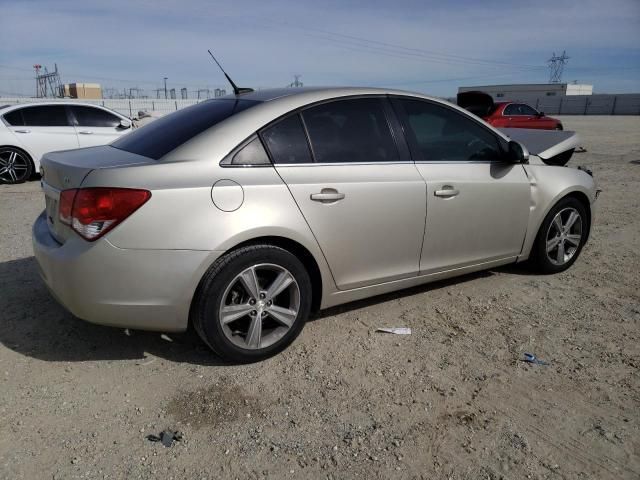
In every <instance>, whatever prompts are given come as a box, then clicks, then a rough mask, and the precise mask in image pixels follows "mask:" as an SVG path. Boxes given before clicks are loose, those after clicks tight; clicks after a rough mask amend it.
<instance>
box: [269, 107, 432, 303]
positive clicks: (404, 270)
mask: <svg viewBox="0 0 640 480" xmlns="http://www.w3.org/2000/svg"><path fill="white" fill-rule="evenodd" d="M384 102H387V100H386V99H383V98H377V97H373V98H372V97H366V98H350V99H341V100H335V101H331V102H327V103H322V104H320V105H315V106H312V107H309V108H306V109H304V110H302V111H301V112H299V113H294V114H292V115H290V116H288V117H286V118H285V119H283V120H281V121H280V122H278V123H276V124H275V125H273V126H270V127H269V128H266V129H265V130H263V131H262V132H261V137H262V139H263V142H264V144H265V145H266V147H267V149H268V150H269V153H270V156H271V158H272V161H273V163H274V164H275V168H276V169H277V171H278V174H279V175H280V176H281V177H282V179H283V180H284V181H285V182H286V184H287V186H288V187H289V190H290V191H291V194H292V195H293V197H294V199H295V201H296V203H297V204H298V207H299V208H300V210H301V212H302V214H303V215H304V217H305V219H306V221H307V222H308V224H309V226H310V228H311V230H312V232H313V234H314V236H315V237H316V239H317V241H318V244H319V246H320V248H321V250H322V252H323V254H324V256H325V258H326V260H327V262H328V264H329V267H330V269H331V272H332V274H333V277H334V280H335V282H336V286H337V287H338V288H339V289H342V290H344V289H351V288H357V287H363V286H367V285H373V284H377V283H382V282H386V281H391V280H396V279H401V278H406V277H410V276H415V275H417V273H418V269H419V258H420V248H421V246H422V236H423V233H424V221H425V214H426V207H425V205H426V185H425V182H424V180H423V179H422V177H421V176H420V174H419V172H418V171H417V169H416V168H415V166H414V164H413V162H412V161H411V160H410V158H409V155H408V150H407V149H406V145H404V144H403V145H404V150H402V149H401V150H400V151H399V148H398V144H397V141H402V142H403V141H404V140H403V139H399V138H397V136H396V137H394V135H393V133H392V130H391V128H390V126H389V117H388V116H387V114H386V113H385V103H384ZM386 105H387V107H386V108H388V107H389V106H388V104H386ZM400 148H402V147H400ZM402 151H404V152H405V153H404V154H401V153H400V152H402Z"/></svg>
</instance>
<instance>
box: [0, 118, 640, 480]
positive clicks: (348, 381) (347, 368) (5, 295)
mask: <svg viewBox="0 0 640 480" xmlns="http://www.w3.org/2000/svg"><path fill="white" fill-rule="evenodd" d="M562 120H563V122H564V123H565V127H566V128H567V129H575V130H577V131H578V132H580V133H581V135H582V137H583V140H584V146H585V147H586V148H587V150H588V152H587V153H581V154H576V155H575V156H574V158H573V159H572V160H571V163H570V165H573V166H576V165H585V166H588V167H589V168H591V169H592V170H593V172H594V175H595V178H596V179H597V181H598V182H599V185H600V187H601V188H602V189H603V190H604V191H603V193H602V195H601V197H600V199H599V201H598V206H597V218H596V223H595V226H594V228H593V231H592V235H591V239H590V241H589V243H588V244H587V246H586V248H585V249H584V251H583V252H582V255H581V257H580V259H579V260H578V261H577V263H576V264H575V265H574V266H573V267H572V268H571V269H569V270H568V271H567V272H565V273H563V274H560V275H555V276H538V275H532V274H530V273H529V272H527V271H526V270H524V269H521V268H515V267H509V268H503V269H498V270H493V271H488V272H484V273H480V274H474V275H468V276H465V277H462V278H459V279H455V280H452V281H447V282H444V283H443V282H441V283H437V284H432V285H428V286H424V287H420V288H414V289H411V290H407V291H403V292H400V293H396V294H392V295H385V296H382V297H378V298H375V299H372V300H368V301H363V302H358V303H356V304H351V305H347V306H343V307H340V308H335V309H332V310H330V311H326V312H323V313H322V314H321V315H320V316H319V317H318V318H317V319H315V320H313V321H311V322H309V323H308V324H307V326H306V328H305V330H304V332H303V333H302V335H301V336H300V337H299V338H298V340H297V341H296V342H295V343H294V345H293V346H291V347H290V348H289V349H288V350H286V351H285V352H284V353H282V354H280V355H278V356H276V357H274V358H272V359H270V360H267V361H264V362H262V363H258V364H254V365H245V366H234V365H225V364H223V363H221V362H220V361H219V360H218V359H216V358H215V357H214V356H213V355H212V354H210V353H209V352H208V350H207V349H206V348H205V347H204V346H203V344H202V343H201V342H200V341H199V340H198V339H197V337H195V336H194V335H191V334H181V335H170V336H169V337H165V338H162V337H161V336H160V335H159V334H157V333H156V334H154V333H145V332H137V331H133V332H130V335H127V334H125V332H124V331H123V330H120V329H112V328H107V327H99V326H94V325H90V324H87V323H84V322H82V321H79V320H77V319H74V318H73V317H72V316H71V315H70V314H68V313H67V312H65V310H64V309H62V308H61V307H60V306H58V305H57V304H56V302H55V301H54V300H53V299H52V298H51V297H50V296H49V294H48V293H47V291H46V289H45V287H44V285H43V284H42V282H41V280H40V279H39V277H38V274H37V270H36V265H35V261H34V259H33V257H32V253H31V240H30V228H31V224H32V222H33V220H34V219H35V218H36V216H37V215H38V214H39V212H40V210H41V209H42V208H43V197H42V194H41V193H40V191H39V185H38V182H31V183H28V184H25V185H18V186H6V185H4V186H0V477H1V478H6V479H21V478H24V479H35V478H55V479H61V478H90V479H94V478H127V479H130V478H143V479H163V480H169V479H213V478H241V479H244V478H424V479H431V478H437V479H439V478H443V479H452V480H455V479H474V480H475V479H491V480H493V479H501V478H504V479H522V478H531V479H547V478H548V479H565V478H566V479H614V478H615V479H617V478H623V479H625V478H626V479H637V478H640V379H639V376H638V375H639V373H640V372H639V368H640V346H639V345H640V343H639V341H640V330H639V328H638V327H639V325H640V273H639V271H640V217H639V212H640V117H565V118H563V119H562ZM381 326H407V327H411V328H412V330H413V334H412V335H411V336H394V335H388V334H381V333H374V330H375V329H376V328H377V327H381ZM523 352H531V353H535V354H536V355H537V356H538V357H539V358H541V359H544V360H546V361H548V362H549V363H550V365H548V366H541V365H529V364H525V363H523V362H521V361H519V359H520V358H522V356H523ZM167 428H170V429H174V430H180V431H182V432H183V434H184V438H183V440H182V441H181V442H178V443H176V444H175V445H174V446H173V447H172V448H165V447H163V446H162V445H161V444H159V443H153V442H150V441H149V440H147V438H146V437H147V435H149V434H158V433H159V432H160V431H161V430H164V429H167Z"/></svg>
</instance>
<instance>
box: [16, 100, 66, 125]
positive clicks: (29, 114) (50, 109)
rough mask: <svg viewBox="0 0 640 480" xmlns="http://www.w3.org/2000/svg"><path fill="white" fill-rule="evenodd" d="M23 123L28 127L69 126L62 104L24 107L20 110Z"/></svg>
mask: <svg viewBox="0 0 640 480" xmlns="http://www.w3.org/2000/svg"><path fill="white" fill-rule="evenodd" d="M21 111H22V118H23V119H24V125H26V126H28V127H69V126H71V124H70V123H69V119H68V118H67V109H66V108H65V106H64V105H43V106H38V107H25V108H23V109H22V110H21Z"/></svg>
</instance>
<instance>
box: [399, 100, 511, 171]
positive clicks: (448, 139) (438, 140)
mask: <svg viewBox="0 0 640 480" xmlns="http://www.w3.org/2000/svg"><path fill="white" fill-rule="evenodd" d="M394 104H396V105H399V106H400V108H402V109H403V110H404V113H405V123H406V125H405V131H406V132H407V137H408V138H407V139H408V141H409V144H410V146H411V154H412V155H413V158H414V160H417V161H421V160H422V161H424V160H431V161H471V160H500V159H501V158H502V156H503V155H502V150H501V149H500V144H499V143H498V139H497V138H496V137H495V135H494V134H493V133H492V132H491V131H490V130H488V129H487V128H485V127H483V126H482V125H480V124H479V123H478V122H475V121H473V120H472V119H470V118H468V117H466V116H465V115H463V114H462V113H459V112H457V111H455V110H453V109H450V108H446V107H443V106H440V105H436V104H434V103H430V102H422V101H419V100H407V99H399V100H397V101H395V102H394Z"/></svg>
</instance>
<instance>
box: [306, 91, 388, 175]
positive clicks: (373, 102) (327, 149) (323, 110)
mask: <svg viewBox="0 0 640 480" xmlns="http://www.w3.org/2000/svg"><path fill="white" fill-rule="evenodd" d="M302 118H303V119H304V123H305V125H306V127H307V131H308V132H309V140H310V141H311V148H312V149H313V154H314V157H315V161H316V162H318V163H342V162H349V163H353V162H363V163H371V162H395V161H398V160H399V155H398V149H397V148H396V145H395V142H394V140H393V136H392V135H391V130H390V129H389V124H388V123H387V118H386V116H385V113H384V108H383V104H382V100H381V99H379V98H358V99H350V100H338V101H334V102H330V103H324V104H321V105H318V106H315V107H311V108H309V109H306V110H304V111H303V112H302Z"/></svg>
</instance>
